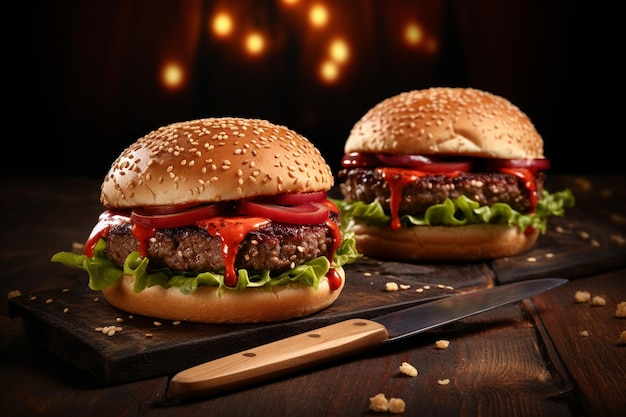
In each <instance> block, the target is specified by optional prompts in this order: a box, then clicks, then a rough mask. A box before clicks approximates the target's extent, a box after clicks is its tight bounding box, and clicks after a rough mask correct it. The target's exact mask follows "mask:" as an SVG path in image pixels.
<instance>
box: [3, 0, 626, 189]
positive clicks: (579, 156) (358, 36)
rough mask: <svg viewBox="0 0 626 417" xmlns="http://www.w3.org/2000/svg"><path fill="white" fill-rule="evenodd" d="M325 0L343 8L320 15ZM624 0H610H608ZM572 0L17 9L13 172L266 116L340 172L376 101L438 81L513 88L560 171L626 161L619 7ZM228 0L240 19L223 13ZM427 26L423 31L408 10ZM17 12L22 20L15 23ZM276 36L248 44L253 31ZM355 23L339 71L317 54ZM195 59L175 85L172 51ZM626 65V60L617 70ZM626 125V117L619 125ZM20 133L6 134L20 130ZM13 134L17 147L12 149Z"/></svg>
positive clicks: (94, 163) (607, 169) (51, 4)
mask: <svg viewBox="0 0 626 417" xmlns="http://www.w3.org/2000/svg"><path fill="white" fill-rule="evenodd" d="M314 3H321V4H324V5H325V6H326V7H327V10H328V22H327V23H326V25H325V26H323V27H320V28H315V27H312V26H311V24H309V22H308V18H307V16H308V13H309V11H310V9H311V7H312V6H313V4H314ZM613 3H614V4H616V5H617V4H618V3H619V2H610V3H609V4H613ZM609 4H604V3H603V2H597V1H596V2H591V1H576V2H572V1H566V0H554V1H543V0H527V1H523V0H514V1H500V0H474V1H470V0H448V1H431V0H421V1H398V0H389V1H380V0H354V1H332V2H331V1H322V0H318V1H308V0H299V1H297V2H296V3H295V4H291V5H289V4H285V3H284V2H282V1H280V0H274V1H225V0H224V1H197V0H188V1H158V0H155V1H148V0H146V1H139V0H135V1H105V2H83V1H65V2H56V1H47V2H34V3H27V4H26V5H21V6H11V7H15V9H14V13H7V14H6V15H5V20H6V21H5V25H4V26H5V28H6V27H11V29H10V31H8V32H6V29H5V36H4V38H5V39H4V43H5V48H4V51H5V58H6V59H5V60H4V62H5V63H4V66H5V71H7V70H8V72H9V75H8V76H6V78H5V83H6V84H5V86H6V91H8V92H9V96H8V97H7V96H5V97H6V98H8V100H7V101H8V103H7V104H8V106H5V107H8V109H7V110H6V111H5V117H7V120H6V125H7V126H10V128H9V129H8V131H6V132H5V135H10V137H9V138H8V140H5V141H3V143H4V145H3V146H4V152H3V155H4V163H3V164H1V165H2V168H1V169H2V172H1V173H0V174H2V175H45V176H54V175H69V176H90V177H96V178H102V177H104V175H105V174H106V172H107V170H108V168H109V166H110V164H111V163H112V162H113V160H114V159H115V158H116V157H117V155H118V154H119V153H120V152H121V151H122V149H123V148H125V147H126V146H128V145H129V144H130V143H132V142H134V141H135V140H136V139H138V138H139V137H140V136H142V135H144V134H146V133H148V132H149V131H151V130H153V129H156V128H158V127H159V126H162V125H165V124H168V123H170V122H174V121H181V120H188V119H193V118H200V117H210V116H242V117H251V118H265V119H268V120H270V121H272V122H274V123H277V124H284V125H286V126H288V127H290V128H292V129H294V130H296V131H298V132H299V133H301V134H303V135H304V136H306V137H308V138H309V139H310V140H311V141H312V142H314V143H315V144H316V146H317V147H318V148H319V149H320V150H321V151H322V153H323V154H324V156H325V157H326V159H327V161H328V162H329V164H330V165H331V166H332V168H333V169H334V170H335V171H337V170H338V167H339V161H340V158H341V155H342V153H343V142H344V141H345V139H346V138H347V136H348V134H349V131H350V128H351V127H352V125H353V124H354V123H355V122H356V121H357V120H358V119H359V118H360V117H361V116H362V115H363V114H364V113H365V112H366V111H367V110H368V109H369V108H370V107H372V106H373V105H375V104H376V103H377V102H379V101H381V100H383V99H385V98H387V97H389V96H392V95H395V94H398V93H400V92H402V91H407V90H412V89H421V88H428V87H431V86H470V87H475V88H479V89H483V90H486V91H490V92H492V93H495V94H498V95H502V96H503V97H506V98H507V99H509V100H510V101H512V102H513V103H514V104H516V105H517V106H518V107H520V108H521V109H522V110H523V111H524V112H526V113H527V114H528V115H529V116H530V118H531V119H532V120H533V121H534V123H535V125H536V127H537V130H538V131H539V133H540V134H541V135H542V136H543V138H544V142H545V153H546V156H547V157H548V158H549V159H550V160H551V162H552V169H551V170H552V171H553V172H558V173H591V174H604V173H620V174H621V173H624V169H623V167H622V166H621V165H622V161H623V159H624V158H623V154H622V153H620V151H619V149H618V148H619V143H620V142H621V140H622V138H623V133H622V132H621V124H620V123H619V120H620V119H621V117H623V116H622V115H623V107H624V106H623V104H622V103H623V98H622V96H621V95H620V93H618V89H619V90H621V89H622V88H621V83H622V79H621V78H622V76H623V72H624V71H623V67H622V66H621V65H618V60H619V61H621V60H622V58H623V51H624V47H623V43H622V41H621V40H619V38H618V37H617V27H616V26H617V19H618V16H621V15H620V14H618V13H617V9H616V6H610V5H609ZM219 10H227V11H228V12H229V13H230V14H231V16H232V17H233V19H234V22H235V25H234V27H233V31H232V33H231V34H230V35H229V36H227V37H225V38H218V37H217V36H215V35H214V34H212V33H211V19H212V17H213V16H214V15H215V13H216V12H217V11H219ZM409 21H414V22H418V24H419V25H420V26H421V28H422V34H423V37H422V42H421V43H420V44H419V45H417V46H411V45H407V44H406V42H404V41H403V38H402V33H403V28H404V25H405V24H406V23H407V22H409ZM9 24H10V25H11V26H8V25H9ZM252 29H254V30H258V31H260V32H261V33H263V34H264V35H265V36H266V39H267V48H266V50H265V51H264V52H263V53H262V54H261V55H258V56H248V55H246V53H245V51H244V50H243V47H242V43H243V37H244V35H245V33H246V32H247V31H249V30H252ZM337 36H340V37H342V38H343V39H344V40H346V42H347V43H348V45H349V48H350V49H349V58H348V60H347V61H346V62H344V63H342V64H340V65H339V67H340V70H339V78H338V79H337V80H335V82H333V83H327V82H323V81H322V80H321V79H320V77H319V75H318V69H319V66H320V64H321V62H322V61H323V60H324V59H326V58H327V57H328V54H329V53H328V45H329V43H330V41H331V40H332V39H333V38H334V37H337ZM171 60H174V61H176V62H178V63H179V64H180V65H181V67H182V68H183V69H184V71H185V73H184V74H185V75H184V78H183V81H182V84H181V85H180V86H179V87H178V88H167V87H165V86H164V85H163V83H162V81H161V78H160V74H161V71H162V68H163V66H164V64H165V63H166V62H168V61H171ZM618 72H619V75H618ZM618 129H619V130H618ZM5 137H6V136H5ZM7 146H8V148H7Z"/></svg>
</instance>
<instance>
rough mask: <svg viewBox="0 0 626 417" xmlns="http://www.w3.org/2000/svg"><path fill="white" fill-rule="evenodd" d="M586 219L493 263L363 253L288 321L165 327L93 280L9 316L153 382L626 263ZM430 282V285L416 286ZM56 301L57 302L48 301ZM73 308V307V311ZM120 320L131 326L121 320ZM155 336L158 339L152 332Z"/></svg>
mask: <svg viewBox="0 0 626 417" xmlns="http://www.w3.org/2000/svg"><path fill="white" fill-rule="evenodd" d="M584 216H585V214H584V213H582V212H581V211H579V210H576V209H574V210H571V211H570V212H568V216H567V217H566V218H556V219H552V220H551V222H550V228H549V231H548V233H547V234H546V235H543V236H541V237H540V240H539V243H538V244H537V246H536V247H535V248H534V249H533V250H531V251H530V252H528V253H526V254H522V255H519V256H515V257H509V258H504V259H499V260H495V261H492V262H489V263H484V262H476V263H459V264H415V263H403V262H387V261H379V260H376V259H370V258H362V259H360V260H359V261H358V262H356V263H354V264H352V265H348V266H346V273H347V280H346V287H345V288H344V291H343V293H342V294H341V296H340V297H339V299H338V300H337V301H336V302H335V303H334V304H333V305H332V306H330V307H328V308H327V309H325V310H323V311H321V312H319V313H317V314H314V315H312V316H309V317H306V318H303V319H298V320H291V321H287V322H281V323H272V324H249V325H213V324H197V323H182V324H180V325H174V324H173V323H171V322H167V321H164V322H163V323H162V325H161V326H155V325H154V321H155V320H154V319H150V318H145V317H133V318H132V319H129V318H128V314H125V313H123V312H121V311H119V310H117V309H115V308H114V307H112V306H111V305H109V304H108V303H107V302H106V300H104V298H102V297H100V298H99V300H98V301H94V298H95V297H98V295H99V293H97V292H93V291H90V290H89V289H88V288H87V287H86V286H85V287H78V288H71V289H70V290H69V291H66V292H64V291H62V289H56V290H49V291H46V292H41V293H37V294H25V295H23V296H20V297H16V298H13V299H11V300H9V314H10V315H11V316H12V317H16V316H21V317H22V318H23V321H24V329H25V333H26V335H27V337H28V338H29V339H31V340H32V341H34V342H35V343H37V344H38V345H40V346H42V347H43V348H45V349H47V350H49V351H51V352H52V353H54V354H56V355H57V356H59V357H61V358H63V359H64V360H66V361H68V362H69V363H72V364H73V365H75V366H77V367H78V368H80V369H82V370H85V371H87V372H88V373H90V374H91V375H92V376H93V377H95V379H96V380H97V381H99V382H101V383H103V384H115V383H121V382H126V381H131V380H138V379H145V378H149V377H154V376H159V375H166V374H172V373H175V372H177V371H179V370H181V369H184V368H187V367H189V366H193V365H196V364H198V363H202V362H205V361H207V360H211V359H214V358H217V357H220V356H224V355H226V354H230V353H235V352H238V351H241V350H245V349H249V348H251V347H253V346H256V345H258V344H261V343H267V342H270V341H273V340H276V339H279V338H283V337H287V336H291V335H293V334H296V333H298V332H303V331H308V330H311V329H313V328H316V327H320V326H324V325H327V324H330V323H334V322H337V321H339V320H343V319H348V318H354V317H361V318H372V317H375V316H377V315H380V314H384V313H387V312H390V311H394V310H398V309H400V308H403V307H406V306H410V305H414V304H417V303H420V302H424V301H427V300H431V299H434V298H438V297H443V296H448V295H451V294H454V293H455V292H458V291H468V290H474V289H479V288H484V287H488V286H492V285H497V284H500V283H506V282H512V281H519V280H525V279H531V278H539V277H548V276H552V277H564V278H577V277H579V276H583V275H585V274H591V273H599V272H603V271H605V270H609V269H614V268H616V267H619V266H622V265H626V245H624V244H623V243H620V242H619V240H615V239H614V238H613V236H614V234H615V232H614V231H613V230H612V229H611V228H610V227H609V226H608V225H607V224H605V223H602V222H596V223H594V224H592V225H590V224H589V222H586V223H585V224H586V225H587V226H586V230H583V229H582V228H581V227H579V226H577V225H578V224H582V223H581V221H582V220H581V219H583V218H584ZM583 232H584V233H583ZM585 233H586V234H585ZM594 241H595V242H598V244H597V245H596V244H594V243H592V242H594ZM548 254H551V255H548ZM68 273H69V272H68ZM72 273H75V272H74V271H72ZM389 281H393V282H396V283H398V284H407V285H410V288H409V289H406V290H402V289H401V290H399V291H397V292H387V291H385V284H386V283H387V282H389ZM424 285H429V286H430V289H429V290H427V291H424V292H422V293H418V292H416V291H415V290H416V289H417V288H419V287H423V286H424ZM440 285H441V286H444V287H446V286H447V287H451V288H452V289H449V288H439V286H440ZM33 295H34V296H36V299H33ZM48 299H51V300H54V301H53V302H52V303H50V304H48V303H46V300H48ZM65 308H68V309H69V312H67V313H64V312H63V310H64V309H65ZM117 318H122V319H123V320H124V321H123V323H117V322H116V319H117ZM107 325H118V326H121V327H122V328H123V330H122V331H121V332H119V333H117V334H115V335H114V336H106V335H104V334H102V333H98V332H96V331H95V330H94V329H95V328H96V327H102V326H107ZM146 333H151V334H152V335H153V336H152V337H147V336H146Z"/></svg>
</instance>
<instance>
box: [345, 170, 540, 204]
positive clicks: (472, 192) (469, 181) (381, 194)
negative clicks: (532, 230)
mask: <svg viewBox="0 0 626 417" xmlns="http://www.w3.org/2000/svg"><path fill="white" fill-rule="evenodd" d="M339 179H340V180H341V181H342V183H341V185H340V189H341V193H342V194H343V196H344V198H345V199H346V200H348V201H364V202H366V203H372V202H374V201H378V202H379V203H380V204H381V205H382V207H383V209H384V210H385V212H386V213H389V212H390V210H389V199H390V195H391V191H390V189H389V185H388V183H387V180H386V179H385V178H384V176H383V174H382V172H380V171H378V170H376V169H367V168H351V169H344V170H342V171H341V172H340V173H339ZM544 179H545V175H544V174H543V173H542V172H539V173H538V174H537V176H536V177H535V184H536V190H537V195H538V198H541V192H542V190H543V183H544ZM461 195H464V196H466V197H468V198H470V199H472V200H474V201H477V202H478V203H480V205H485V206H491V205H493V204H495V203H498V202H500V203H506V204H508V205H509V206H511V208H513V209H514V210H517V211H519V212H520V213H529V212H530V211H531V210H533V209H534V208H533V207H532V204H531V201H530V191H529V190H528V188H526V187H525V186H524V182H523V181H522V180H521V179H520V178H518V177H516V176H514V175H510V174H505V173H500V172H482V173H475V172H464V173H461V174H460V175H458V176H447V175H431V176H424V177H419V178H417V179H415V181H413V182H411V183H410V184H409V185H408V186H407V187H406V188H405V189H404V190H403V198H402V203H401V205H400V210H399V214H400V215H404V214H412V215H417V214H422V213H424V212H425V211H426V209H427V208H428V207H429V206H431V205H433V204H440V203H443V202H444V201H445V200H446V198H450V199H455V198H458V197H460V196H461Z"/></svg>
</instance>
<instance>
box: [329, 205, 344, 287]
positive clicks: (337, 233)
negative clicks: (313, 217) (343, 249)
mask: <svg viewBox="0 0 626 417" xmlns="http://www.w3.org/2000/svg"><path fill="white" fill-rule="evenodd" d="M331 204H332V203H331ZM326 226H328V229H330V233H331V235H332V236H333V245H332V247H331V248H330V250H329V251H328V255H327V257H328V259H330V263H331V264H332V263H333V259H334V258H335V252H337V249H338V248H339V245H341V240H342V236H341V230H340V228H339V226H337V224H336V223H335V222H334V221H332V220H330V219H328V220H326ZM326 278H327V279H328V284H329V285H330V289H331V290H337V289H339V287H341V276H340V275H339V274H338V273H337V271H336V270H335V268H330V269H329V270H328V272H327V273H326Z"/></svg>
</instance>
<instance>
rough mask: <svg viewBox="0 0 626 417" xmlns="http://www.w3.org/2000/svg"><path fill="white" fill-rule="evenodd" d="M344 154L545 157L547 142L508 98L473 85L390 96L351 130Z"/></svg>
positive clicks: (509, 157)
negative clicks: (544, 142) (476, 88)
mask: <svg viewBox="0 0 626 417" xmlns="http://www.w3.org/2000/svg"><path fill="white" fill-rule="evenodd" d="M345 152H346V153H351V152H371V153H382V152H384V153H393V154H414V155H420V154H422V155H424V154H425V155H463V156H475V157H486V158H507V159H535V158H543V157H544V156H543V140H542V138H541V136H540V135H539V134H538V133H537V131H536V129H535V126H534V125H533V123H532V122H531V121H530V119H529V118H528V116H527V115H526V114H524V113H523V112H522V111H521V110H520V109H519V108H518V107H516V106H515V105H513V104H512V103H511V102H509V101H508V100H506V99H504V98H502V97H500V96H496V95H494V94H491V93H488V92H485V91H480V90H475V89H472V88H448V87H438V88H430V89H426V90H414V91H409V92H404V93H401V94H398V95H396V96H393V97H390V98H388V99H386V100H383V101H382V102H380V103H378V104H377V105H375V106H374V107H373V108H371V109H370V110H369V111H368V112H367V113H366V114H365V115H364V116H363V117H362V118H361V119H360V120H359V121H358V122H357V123H356V124H355V125H354V126H353V128H352V130H351V132H350V135H349V137H348V139H347V141H346V143H345Z"/></svg>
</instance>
